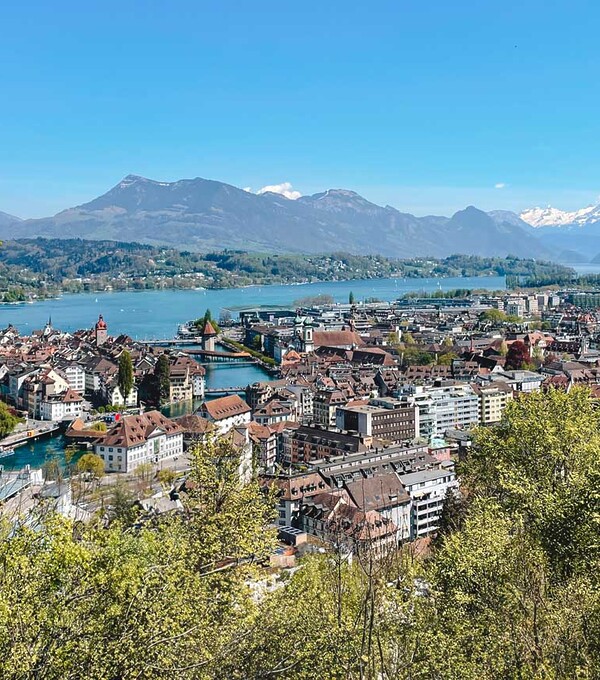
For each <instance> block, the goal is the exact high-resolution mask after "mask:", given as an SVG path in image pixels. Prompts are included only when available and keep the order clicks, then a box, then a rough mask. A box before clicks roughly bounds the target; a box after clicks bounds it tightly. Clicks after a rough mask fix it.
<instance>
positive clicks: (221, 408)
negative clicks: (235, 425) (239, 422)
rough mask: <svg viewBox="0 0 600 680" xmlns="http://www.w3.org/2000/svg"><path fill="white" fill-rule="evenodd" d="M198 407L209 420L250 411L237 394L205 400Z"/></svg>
mask: <svg viewBox="0 0 600 680" xmlns="http://www.w3.org/2000/svg"><path fill="white" fill-rule="evenodd" d="M200 408H201V411H202V413H203V415H206V416H208V417H209V418H210V419H211V420H223V419H224V418H231V417H232V416H237V415H241V414H243V413H249V412H250V411H251V408H250V407H249V406H248V404H247V403H246V402H245V401H244V400H243V399H242V398H241V397H239V396H238V395H237V394H232V395H230V396H229V397H221V398H220V399H213V400H212V401H205V402H204V404H202V406H201V407H200Z"/></svg>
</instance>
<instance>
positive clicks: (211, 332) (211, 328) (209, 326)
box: [202, 319, 217, 336]
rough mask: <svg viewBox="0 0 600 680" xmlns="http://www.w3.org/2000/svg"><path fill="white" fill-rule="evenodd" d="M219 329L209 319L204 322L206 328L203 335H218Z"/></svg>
mask: <svg viewBox="0 0 600 680" xmlns="http://www.w3.org/2000/svg"><path fill="white" fill-rule="evenodd" d="M216 334H217V331H216V330H215V329H214V326H213V325H212V323H211V322H210V321H209V320H208V319H207V321H206V323H205V324H204V330H203V331H202V335H205V336H206V335H216Z"/></svg>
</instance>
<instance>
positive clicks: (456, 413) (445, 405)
mask: <svg viewBox="0 0 600 680" xmlns="http://www.w3.org/2000/svg"><path fill="white" fill-rule="evenodd" d="M399 394H400V395H401V396H403V397H405V398H406V399H407V400H408V401H409V403H410V402H411V401H412V402H414V404H415V406H417V408H418V409H419V419H418V421H419V433H420V436H421V437H423V438H425V439H430V438H431V437H439V436H442V435H443V434H444V432H446V430H449V429H456V428H458V429H464V430H469V429H471V428H472V427H475V426H477V425H478V424H479V397H478V395H477V394H475V391H474V390H473V388H472V387H471V385H469V384H468V383H455V382H451V383H447V384H443V385H433V386H423V385H408V386H406V387H404V388H402V389H401V390H400V392H399Z"/></svg>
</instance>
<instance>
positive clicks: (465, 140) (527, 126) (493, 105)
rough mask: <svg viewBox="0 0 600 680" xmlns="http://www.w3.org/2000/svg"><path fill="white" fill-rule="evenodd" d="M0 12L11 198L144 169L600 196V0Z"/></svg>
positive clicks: (416, 202) (41, 209) (447, 205)
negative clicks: (599, 152) (598, 0)
mask: <svg viewBox="0 0 600 680" xmlns="http://www.w3.org/2000/svg"><path fill="white" fill-rule="evenodd" d="M0 17H1V23H2V38H1V39H0V92H1V93H2V98H1V99H0V210H3V211H5V212H9V213H13V214H17V215H20V216H23V217H34V216H42V215H47V214H52V213H55V212H57V211H58V210H61V209H63V208H65V207H68V206H71V205H75V204H77V203H81V202H84V201H86V200H89V199H91V198H93V197H94V196H96V195H98V194H101V193H104V191H106V190H108V189H109V188H110V187H111V186H112V185H114V184H116V183H117V182H118V181H119V180H120V179H121V178H122V177H123V176H124V175H126V174H128V173H135V174H140V175H144V176H147V177H152V178H154V179H160V180H175V179H179V178H183V177H197V176H200V177H207V178H211V179H220V180H223V181H226V182H230V183H231V184H235V185H237V186H241V187H252V188H253V189H254V190H258V189H260V188H261V187H262V186H264V185H270V184H277V183H281V182H290V183H292V185H293V187H294V189H296V190H298V191H300V192H301V193H313V192H316V191H321V190H323V189H325V188H331V187H344V188H350V189H354V190H356V191H358V192H360V193H361V194H363V195H364V196H366V197H367V198H369V199H371V200H373V201H375V202H378V203H382V204H385V203H389V204H391V205H394V206H396V207H398V208H400V209H402V210H406V211H410V212H415V213H417V214H426V213H443V214H448V213H451V212H453V211H455V210H457V209H459V208H461V207H464V206H465V205H467V204H475V205H477V206H479V207H482V208H484V209H492V208H506V209H517V210H518V209H522V208H525V207H529V206H531V205H534V204H535V205H537V204H542V205H545V204H548V203H551V204H553V205H555V206H557V207H559V208H562V209H574V208H579V207H581V206H583V205H585V204H588V203H590V202H593V201H596V200H597V198H598V195H599V194H600V154H598V141H597V140H598V139H600V116H599V115H598V111H599V108H600V107H599V104H600V101H599V100H600V89H599V88H598V75H599V72H600V68H599V67H600V46H599V43H598V39H597V34H598V28H597V27H598V25H599V24H600V3H597V2H591V1H590V2H583V1H578V0H571V1H570V2H567V1H566V0H564V1H562V2H553V0H544V1H543V2H542V1H541V0H539V1H538V0H535V1H534V0H520V1H514V2H513V1H508V2H507V1H504V2H490V1H488V0H471V1H469V2H466V1H463V0H453V1H452V2H449V1H448V0H429V1H427V0H411V1H410V2H407V1H405V0H395V1H393V2H388V1H387V0H381V1H375V2H362V1H361V2H358V1H355V0H345V2H340V1H338V0H328V1H327V2H322V1H321V2H312V1H310V0H308V1H307V0H305V1H304V2H301V3H284V2H281V0H279V1H278V2H270V1H265V2H260V1H259V2H256V1H255V2H243V1H242V0H236V1H231V0H230V1H229V2H227V0H221V1H220V2H219V1H216V0H215V1H214V2H204V1H202V0H170V1H169V2H167V1H166V0H163V1H162V2H158V1H153V0H144V1H142V0H139V1H138V2H131V1H129V0H119V2H115V1H114V0H102V1H101V2H99V1H94V0H90V1H89V2H85V3H82V2H74V1H65V0H56V1H55V2H47V1H46V0H44V1H43V2H42V1H39V0H35V1H32V0H23V1H22V2H19V3H17V2H9V3H5V4H4V7H3V8H2V12H1V14H0ZM496 186H498V187H499V188H495V187H496Z"/></svg>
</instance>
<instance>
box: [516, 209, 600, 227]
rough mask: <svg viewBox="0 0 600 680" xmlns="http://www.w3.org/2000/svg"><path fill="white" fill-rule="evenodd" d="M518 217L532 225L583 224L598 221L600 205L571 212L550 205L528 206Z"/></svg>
mask: <svg viewBox="0 0 600 680" xmlns="http://www.w3.org/2000/svg"><path fill="white" fill-rule="evenodd" d="M519 217H520V218H521V219H522V220H523V221H524V222H527V224H530V225H531V226H532V227H563V226H567V225H573V224H575V225H579V226H583V225H584V224H593V223H595V222H600V205H588V206H587V208H581V209H580V210H574V211H572V212H569V211H566V210H559V209H558V208H553V207H552V206H548V207H547V208H539V207H538V208H529V209H528V210H524V211H523V212H522V213H521V214H520V215H519Z"/></svg>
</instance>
